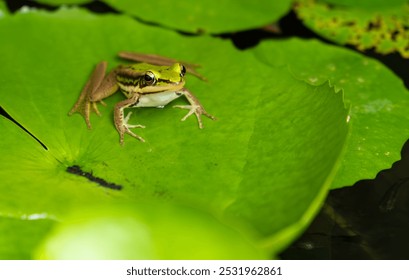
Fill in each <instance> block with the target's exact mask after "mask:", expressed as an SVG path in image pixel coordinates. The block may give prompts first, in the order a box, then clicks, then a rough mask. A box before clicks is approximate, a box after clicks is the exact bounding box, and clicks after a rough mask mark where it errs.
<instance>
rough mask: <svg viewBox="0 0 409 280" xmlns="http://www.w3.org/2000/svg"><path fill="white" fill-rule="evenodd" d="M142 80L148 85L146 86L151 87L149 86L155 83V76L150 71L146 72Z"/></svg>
mask: <svg viewBox="0 0 409 280" xmlns="http://www.w3.org/2000/svg"><path fill="white" fill-rule="evenodd" d="M143 79H144V81H145V83H146V85H148V86H151V85H153V84H155V83H156V77H155V75H154V74H153V73H152V72H150V71H148V72H146V73H145V76H144V77H143Z"/></svg>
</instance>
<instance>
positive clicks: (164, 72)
mask: <svg viewBox="0 0 409 280" xmlns="http://www.w3.org/2000/svg"><path fill="white" fill-rule="evenodd" d="M134 67H137V68H138V69H134V70H135V71H139V72H141V73H142V74H141V76H140V80H139V87H140V91H141V92H142V93H143V92H146V93H150V92H159V91H171V90H178V89H181V88H183V86H184V85H185V79H184V76H185V74H186V68H185V67H184V66H183V65H182V64H180V63H175V64H173V65H171V66H157V65H151V64H147V63H140V64H137V65H135V66H134Z"/></svg>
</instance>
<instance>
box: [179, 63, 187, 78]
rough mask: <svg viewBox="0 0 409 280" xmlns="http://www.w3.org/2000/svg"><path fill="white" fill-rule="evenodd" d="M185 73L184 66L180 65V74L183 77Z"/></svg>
mask: <svg viewBox="0 0 409 280" xmlns="http://www.w3.org/2000/svg"><path fill="white" fill-rule="evenodd" d="M185 74H186V67H185V66H183V65H181V69H180V76H181V77H183V76H184V75H185Z"/></svg>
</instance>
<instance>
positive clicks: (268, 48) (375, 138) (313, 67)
mask: <svg viewBox="0 0 409 280" xmlns="http://www.w3.org/2000/svg"><path fill="white" fill-rule="evenodd" d="M300 45H302V46H303V47H302V48H300ZM254 52H255V55H256V56H257V57H258V58H259V61H260V62H264V63H267V64H269V65H271V66H273V67H277V66H282V65H289V67H290V69H291V71H292V72H293V73H294V75H295V76H296V77H298V78H299V79H302V80H304V81H306V82H308V83H310V84H312V85H317V84H321V83H322V82H324V81H327V80H329V81H330V83H331V84H332V85H334V87H335V88H337V89H343V90H344V93H345V102H346V104H349V106H350V113H349V118H350V125H351V126H350V136H349V137H348V140H347V143H346V148H345V153H344V156H343V157H342V162H341V166H340V168H339V170H338V173H337V175H336V178H335V179H334V182H333V188H338V187H343V186H350V185H352V184H354V183H355V182H357V181H359V180H362V179H371V178H374V177H375V176H376V174H377V173H378V172H379V171H381V170H383V169H387V168H390V167H391V166H392V164H393V163H394V162H396V161H397V160H399V159H400V151H401V149H402V147H403V144H404V143H405V141H406V140H407V139H408V137H409V106H408V105H409V99H408V97H409V95H408V91H407V89H406V88H405V87H404V85H403V83H402V80H400V79H399V77H397V76H396V75H395V74H394V73H392V71H390V70H389V69H388V68H387V67H385V66H384V65H383V64H381V63H380V62H378V61H376V60H374V59H370V58H367V57H364V56H362V55H360V54H357V53H355V52H353V51H350V50H345V49H342V48H339V47H334V46H329V45H325V44H322V43H320V42H318V41H316V40H301V39H291V40H282V41H275V42H264V43H262V44H260V46H258V47H257V48H256V49H255V50H254ZM318 54H319V56H318Z"/></svg>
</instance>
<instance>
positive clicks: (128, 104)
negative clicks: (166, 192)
mask: <svg viewBox="0 0 409 280" xmlns="http://www.w3.org/2000/svg"><path fill="white" fill-rule="evenodd" d="M118 56H119V57H120V58H123V59H126V60H130V61H133V62H136V63H133V64H130V65H119V66H117V67H115V68H114V69H113V70H111V71H110V72H109V73H106V72H107V71H106V70H107V62H106V61H101V62H99V63H98V64H97V65H96V67H95V69H94V71H93V72H92V74H91V76H90V78H89V80H88V81H87V82H86V84H85V86H84V88H83V89H82V91H81V93H80V96H79V98H78V100H77V102H76V103H75V104H74V106H73V107H72V109H71V110H70V111H69V113H68V115H70V116H71V115H73V114H74V113H79V114H80V115H82V116H83V118H84V119H85V123H86V125H87V127H88V129H92V126H91V121H90V114H91V111H94V112H95V113H96V114H97V115H98V116H101V113H100V112H99V110H98V106H97V104H98V103H101V104H102V105H104V106H106V104H105V102H104V99H105V98H108V97H109V96H111V95H113V94H115V93H117V92H119V91H120V92H122V93H123V94H124V96H125V99H124V100H122V101H120V102H118V103H117V104H115V107H114V124H115V128H116V130H117V131H118V133H119V143H120V145H124V137H125V134H128V135H130V136H132V137H134V138H136V139H138V140H139V141H141V142H145V139H144V138H142V137H141V136H140V135H138V134H136V133H135V132H133V131H132V130H131V129H133V128H145V126H144V125H141V124H129V123H128V122H129V119H130V117H131V115H132V111H130V112H128V114H127V115H126V116H125V113H124V111H125V109H128V108H139V107H156V108H163V107H165V106H166V105H168V104H169V103H170V102H172V101H173V100H175V99H177V98H179V97H181V96H184V97H185V98H186V99H187V101H188V102H189V105H174V106H173V107H175V108H180V109H187V110H189V111H188V113H187V114H186V115H185V116H184V117H183V118H182V119H181V121H185V120H186V119H187V118H188V117H189V116H191V115H193V114H194V115H196V118H197V121H198V125H199V128H200V129H202V128H203V122H202V118H201V116H202V115H204V116H206V117H208V118H209V119H211V120H216V118H215V117H214V116H213V115H211V114H209V113H207V111H206V110H205V109H204V107H203V105H202V104H201V103H200V101H199V100H198V99H197V97H196V96H195V95H193V93H192V92H191V91H189V90H188V89H187V88H185V83H186V80H185V76H186V73H190V74H192V75H194V76H196V77H198V78H199V79H202V80H206V79H205V78H204V77H203V76H202V75H200V74H199V73H198V72H197V71H196V68H197V67H198V66H199V65H197V64H192V63H185V62H180V61H177V60H175V59H172V58H168V57H163V56H159V55H155V54H142V53H134V52H119V53H118ZM185 65H186V66H185Z"/></svg>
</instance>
